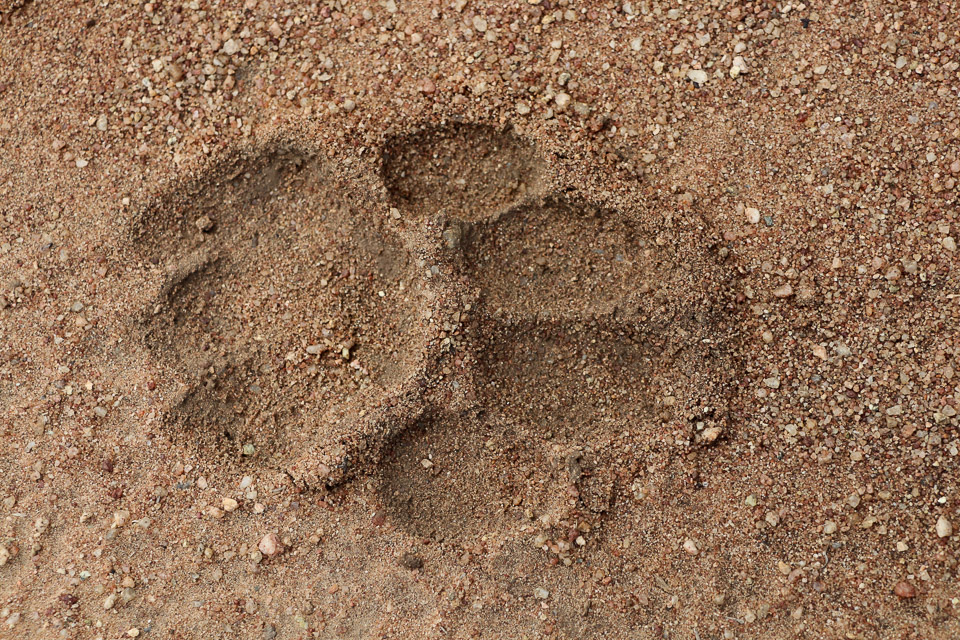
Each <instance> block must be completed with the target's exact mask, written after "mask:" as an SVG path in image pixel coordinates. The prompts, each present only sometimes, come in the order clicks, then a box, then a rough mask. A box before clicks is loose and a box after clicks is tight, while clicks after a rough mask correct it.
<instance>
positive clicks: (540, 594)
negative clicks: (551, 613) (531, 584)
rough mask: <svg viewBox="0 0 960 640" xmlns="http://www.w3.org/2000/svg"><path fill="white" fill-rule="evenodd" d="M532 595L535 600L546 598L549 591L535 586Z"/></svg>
mask: <svg viewBox="0 0 960 640" xmlns="http://www.w3.org/2000/svg"><path fill="white" fill-rule="evenodd" d="M533 597H534V598H536V599H537V600H546V599H547V598H549V597H550V592H549V591H547V590H546V589H544V588H543V587H537V588H536V589H534V590H533Z"/></svg>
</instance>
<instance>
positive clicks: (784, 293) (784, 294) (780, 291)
mask: <svg viewBox="0 0 960 640" xmlns="http://www.w3.org/2000/svg"><path fill="white" fill-rule="evenodd" d="M773 295H774V296H776V297H777V298H789V297H790V296H792V295H793V287H792V286H790V283H787V284H784V285H781V286H779V287H777V288H776V289H774V290H773Z"/></svg>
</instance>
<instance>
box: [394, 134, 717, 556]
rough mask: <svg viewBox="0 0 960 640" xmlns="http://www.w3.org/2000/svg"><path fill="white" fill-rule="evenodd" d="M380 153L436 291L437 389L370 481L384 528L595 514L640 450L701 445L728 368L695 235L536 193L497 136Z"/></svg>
mask: <svg viewBox="0 0 960 640" xmlns="http://www.w3.org/2000/svg"><path fill="white" fill-rule="evenodd" d="M387 148H388V149H389V152H388V153H385V157H384V161H383V178H384V182H385V184H386V185H387V187H388V191H389V194H390V199H391V202H392V203H393V204H394V206H396V207H398V208H399V209H400V210H402V211H403V212H404V215H405V216H410V217H414V218H417V219H422V220H426V221H427V222H428V224H429V225H430V227H431V228H432V230H433V233H434V236H435V237H436V236H437V235H439V242H437V243H436V246H434V247H433V253H432V254H431V260H433V261H435V264H436V265H437V271H438V273H440V274H441V275H442V276H443V274H446V276H445V278H446V279H445V280H444V286H445V287H446V290H447V291H446V294H445V295H444V296H443V298H442V299H443V300H444V301H445V303H444V304H442V305H440V306H439V307H438V309H437V310H436V311H435V313H436V314H437V315H439V316H440V318H441V319H442V320H443V326H444V329H446V337H445V338H444V340H445V341H446V343H445V344H446V345H447V347H448V349H447V353H446V354H442V353H441V354H436V355H435V357H438V358H440V360H441V361H442V364H441V365H440V366H439V367H438V369H439V370H441V371H443V372H444V377H443V380H441V381H439V382H438V384H437V386H436V388H435V389H434V391H433V393H432V394H431V396H430V397H428V398H425V399H424V403H423V405H424V406H423V407H421V408H420V410H419V411H418V412H416V413H414V414H411V415H408V416H407V420H408V424H407V425H406V426H402V427H399V428H394V429H392V434H393V435H392V437H391V438H390V439H389V441H388V442H387V443H386V445H385V446H384V447H383V452H382V455H380V456H379V457H378V464H377V467H376V471H375V475H376V476H377V479H378V484H379V491H380V499H381V501H382V503H383V505H384V510H385V512H386V514H387V516H388V517H389V518H390V519H391V520H392V521H393V522H394V523H395V524H396V525H397V526H398V527H400V528H402V529H404V530H406V531H407V532H409V533H410V534H412V535H415V536H417V537H431V538H436V539H451V538H452V539H457V540H471V539H475V538H477V537H480V536H482V535H483V534H484V533H487V532H491V531H495V532H497V535H501V533H503V532H506V535H509V532H511V531H518V530H520V529H522V528H524V527H526V526H529V523H530V520H531V519H534V520H536V521H538V522H540V523H541V524H543V525H545V526H546V527H548V528H549V527H554V526H556V525H558V523H562V522H577V521H578V518H577V515H578V514H581V513H587V514H591V516H592V517H601V516H602V514H604V513H605V512H607V511H608V509H609V508H610V507H611V505H612V503H613V501H614V500H615V499H616V495H617V483H618V481H619V480H618V479H619V478H621V477H622V476H624V475H628V474H629V473H630V470H631V469H633V470H635V469H636V467H637V465H638V464H639V465H642V463H643V458H644V457H645V456H646V455H647V454H648V453H649V452H650V451H651V450H652V449H654V448H656V447H658V446H666V444H665V443H667V442H669V444H670V446H673V445H674V444H675V443H676V441H677V440H678V439H681V438H683V439H686V440H687V441H689V443H690V444H691V445H694V446H696V445H706V444H709V443H711V442H713V441H714V440H715V439H716V438H717V437H718V434H720V433H721V431H722V427H723V424H724V420H725V413H726V396H727V395H728V393H727V392H728V386H729V383H730V380H731V374H730V371H731V368H732V366H733V363H731V362H730V360H729V358H728V357H727V356H726V354H725V352H724V350H723V347H722V343H723V331H724V329H723V328H722V322H721V319H720V317H719V315H720V314H719V312H718V310H717V297H718V295H719V291H720V290H721V289H722V277H721V276H720V269H719V266H718V265H717V264H716V262H715V260H714V258H713V257H712V255H711V254H710V252H709V251H708V250H706V249H705V248H703V244H706V243H705V242H704V243H703V244H702V245H697V244H691V238H692V237H695V236H691V235H690V234H681V233H679V232H678V231H677V230H676V229H675V228H674V227H673V226H672V225H671V224H670V223H668V222H666V221H665V220H663V219H662V216H656V215H651V212H650V211H649V210H645V209H644V206H643V203H639V208H640V211H639V212H633V213H632V214H628V213H626V212H621V211H615V210H611V209H609V208H604V207H602V206H599V205H596V204H594V203H591V202H589V201H585V200H582V199H577V198H570V197H565V196H562V195H558V193H556V192H554V191H551V190H549V189H548V188H547V187H546V184H547V180H546V177H545V169H544V163H543V162H542V161H541V160H540V159H539V157H538V156H537V155H536V153H535V151H534V150H533V149H532V148H531V147H530V146H528V145H525V144H524V143H523V142H522V141H520V140H519V139H517V138H516V137H514V136H513V135H512V134H510V133H508V132H504V131H498V130H494V129H491V128H480V127H477V126H476V125H468V126H465V127H459V128H457V127H454V128H451V129H446V130H442V131H440V132H437V131H431V132H428V133H427V134H418V135H414V136H411V137H408V138H404V139H400V140H396V141H393V142H392V143H391V144H389V145H388V147H387ZM437 232H439V233H437ZM564 535H566V532H564ZM571 542H572V540H571Z"/></svg>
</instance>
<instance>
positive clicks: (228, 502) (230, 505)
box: [222, 498, 240, 513]
mask: <svg viewBox="0 0 960 640" xmlns="http://www.w3.org/2000/svg"><path fill="white" fill-rule="evenodd" d="M222 506H223V510H224V511H226V512H227V513H229V512H231V511H236V510H237V507H238V506H240V503H238V502H237V501H236V500H234V499H233V498H224V499H223V503H222Z"/></svg>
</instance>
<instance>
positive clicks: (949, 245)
mask: <svg viewBox="0 0 960 640" xmlns="http://www.w3.org/2000/svg"><path fill="white" fill-rule="evenodd" d="M940 243H941V244H942V245H943V248H944V249H946V250H947V251H956V250H957V241H956V240H954V239H953V237H952V236H947V237H946V238H944V239H943V240H941V241H940Z"/></svg>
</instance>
